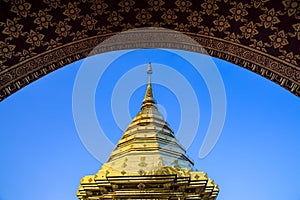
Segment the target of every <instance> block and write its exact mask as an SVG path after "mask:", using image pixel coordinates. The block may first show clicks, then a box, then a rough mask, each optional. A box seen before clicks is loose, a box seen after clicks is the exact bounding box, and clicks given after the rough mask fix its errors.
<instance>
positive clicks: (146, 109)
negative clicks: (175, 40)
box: [77, 63, 219, 200]
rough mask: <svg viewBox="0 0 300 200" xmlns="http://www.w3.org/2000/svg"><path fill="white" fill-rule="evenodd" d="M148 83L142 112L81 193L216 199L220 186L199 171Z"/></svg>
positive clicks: (81, 196)
mask: <svg viewBox="0 0 300 200" xmlns="http://www.w3.org/2000/svg"><path fill="white" fill-rule="evenodd" d="M151 74H152V67H151V63H149V64H148V85H147V90H146V94H145V98H144V100H143V103H142V106H141V110H140V111H139V112H138V114H137V115H136V117H135V118H134V119H133V120H132V121H131V123H130V124H129V126H128V128H127V129H126V131H125V132H124V134H123V137H122V138H121V139H120V140H119V142H118V144H117V146H116V148H115V149H114V151H113V152H112V153H111V155H110V158H109V159H108V161H107V162H106V163H105V164H104V165H103V166H102V167H101V169H100V170H99V171H98V173H97V174H95V175H91V176H85V177H83V178H82V180H81V183H80V186H79V189H78V192H77V196H78V198H79V199H81V200H86V199H204V200H208V199H209V200H211V199H215V198H216V197H217V195H218V192H219V189H218V186H217V185H216V184H215V183H214V182H213V181H212V180H211V179H209V178H208V177H207V175H206V174H205V173H204V172H202V171H195V170H194V168H193V165H194V163H193V161H191V160H190V159H189V158H188V157H187V155H186V154H185V150H184V148H183V147H182V146H181V145H180V144H179V143H178V141H177V140H176V138H175V136H174V133H173V131H172V130H171V129H170V127H169V125H168V123H167V122H166V121H165V120H164V118H163V117H162V115H161V114H160V112H159V111H158V109H157V106H156V102H155V100H154V97H153V92H152V87H151Z"/></svg>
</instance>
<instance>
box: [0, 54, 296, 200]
mask: <svg viewBox="0 0 300 200" xmlns="http://www.w3.org/2000/svg"><path fill="white" fill-rule="evenodd" d="M149 59H150V60H151V62H153V63H154V64H153V71H154V73H153V79H154V80H155V77H160V76H163V77H165V79H171V80H172V81H173V84H172V85H167V86H162V85H160V84H153V90H154V95H155V98H156V100H157V103H158V104H159V105H160V107H161V109H162V112H163V113H164V115H165V116H166V119H167V121H168V122H169V124H170V126H171V127H172V128H173V129H174V131H175V132H177V130H178V129H179V127H180V122H181V120H183V119H181V116H182V115H183V111H182V110H181V108H182V105H181V101H182V99H179V97H182V96H183V97H186V98H189V97H190V96H189V95H190V94H189V93H188V91H187V93H182V90H181V93H180V94H179V93H176V91H175V90H172V89H169V87H173V86H174V87H180V86H182V85H183V84H182V83H181V82H180V81H177V80H173V79H174V77H175V75H174V77H173V76H171V75H170V74H160V70H161V71H163V67H160V65H159V64H161V65H165V66H169V67H171V68H172V69H173V72H175V71H176V72H178V73H180V74H182V76H183V77H185V79H186V80H187V81H188V82H189V83H190V85H191V87H192V89H193V91H194V92H195V94H196V97H197V102H198V105H199V107H200V113H199V114H200V125H199V131H198V132H197V134H196V137H195V138H194V140H193V143H192V145H191V146H190V147H189V149H188V151H187V153H188V155H189V156H190V157H192V158H193V160H194V161H195V167H196V168H197V169H199V170H204V171H205V172H207V173H208V176H209V177H210V178H212V179H214V180H215V182H216V183H218V184H219V186H220V193H219V197H218V200H241V199H242V200H253V199H255V200H269V199H272V200H286V199H288V200H300V190H299V188H300V181H299V180H300V170H299V169H300V145H299V143H300V98H298V97H296V96H294V95H292V94H291V93H289V92H288V91H287V90H285V89H283V88H281V87H280V86H278V85H276V84H274V83H272V82H271V81H269V80H266V79H265V78H263V77H260V76H258V75H256V74H254V73H252V72H249V71H247V70H245V69H242V68H241V67H238V66H235V65H233V64H230V63H227V62H224V61H221V60H218V59H213V60H214V62H215V64H216V65H217V68H218V69H219V72H220V74H221V77H222V79H223V82H224V87H225V92H226V102H227V104H226V105H227V112H226V118H225V124H224V128H223V131H222V134H221V137H220V138H219V140H218V142H217V144H216V146H215V147H214V148H213V150H212V151H211V152H210V154H208V156H207V157H205V158H204V159H200V158H199V156H198V155H199V149H200V146H201V144H202V143H203V139H204V135H205V133H206V132H207V130H208V127H209V123H210V121H211V119H210V118H211V116H212V114H211V111H212V110H211V106H212V101H211V100H210V92H209V90H208V88H207V86H206V84H205V81H204V78H203V77H202V76H201V75H200V74H197V73H195V69H193V68H192V66H191V65H190V64H189V63H187V62H186V61H185V60H184V59H182V58H180V57H179V56H178V55H174V54H172V52H168V51H164V50H138V51H133V52H131V53H128V54H126V55H123V56H121V57H120V58H118V59H117V60H115V61H114V62H113V63H112V64H111V65H109V66H108V67H107V70H106V71H105V72H104V73H103V74H102V76H101V79H100V81H99V85H98V86H97V88H96V89H97V93H96V96H95V100H96V103H95V110H96V114H97V117H98V120H99V123H100V126H101V127H102V129H103V131H104V132H105V134H106V135H107V137H108V138H109V139H110V140H111V141H112V142H113V143H116V142H117V141H118V139H119V138H120V137H121V135H122V127H123V126H124V125H122V124H121V125H120V126H121V128H120V127H118V123H117V122H116V117H114V115H113V111H112V109H111V107H112V105H111V102H112V99H114V102H115V104H117V105H122V106H123V105H124V106H127V107H126V108H125V110H126V109H129V113H130V115H131V117H133V116H134V115H135V114H136V113H137V112H138V110H139V108H140V105H141V101H142V98H143V96H144V92H145V87H146V85H144V84H140V85H136V86H135V90H134V91H128V92H131V93H130V98H129V99H125V100H124V99H122V98H121V97H122V96H118V94H115V95H116V96H113V89H114V87H115V86H116V85H118V86H123V87H124V85H123V84H124V82H122V83H120V82H118V81H120V80H122V78H124V77H125V76H126V75H128V76H131V77H129V79H130V80H131V79H134V78H136V79H140V80H145V83H146V80H147V77H146V72H145V71H146V63H148V60H149ZM82 63H83V62H82V61H78V62H76V63H73V64H71V65H69V66H67V67H64V68H62V69H60V70H57V71H55V72H53V73H51V74H50V75H47V76H45V77H44V78H42V79H40V80H38V81H36V82H34V83H32V84H30V85H29V86H27V87H25V88H24V89H22V90H20V91H19V92H17V93H15V94H13V95H12V96H10V97H9V98H7V99H5V100H4V101H2V102H1V103H0V136H1V140H0V158H1V163H0V200H19V199H22V200H27V199H28V200H41V199H42V200H75V199H77V198H76V191H77V188H78V185H79V182H80V178H81V177H83V176H84V175H88V174H94V173H96V172H97V171H98V169H99V168H100V167H101V163H100V162H99V161H98V160H97V159H96V158H95V157H93V156H92V155H91V154H90V153H89V152H88V151H87V150H86V148H85V147H84V145H83V144H82V142H81V140H80V138H79V136H78V133H77V130H76V127H75V123H74V120H73V113H72V94H73V86H74V81H75V78H76V75H77V72H78V70H79V68H80V65H81V64H82ZM136 66H139V67H137V68H134V67H136ZM143 66H144V69H145V70H144V69H143ZM95 67H103V66H102V65H101V63H96V64H95ZM133 69H140V70H142V71H143V70H144V72H143V73H141V75H140V76H139V77H136V76H135V75H134V73H130V72H132V71H130V70H133ZM136 72H139V71H138V70H137V71H136ZM164 72H165V73H166V71H164ZM172 77H173V78H172ZM125 78H126V77H125ZM210 78H214V77H210ZM160 80H163V79H160ZM134 83H135V82H134V81H132V82H131V84H134ZM166 84H170V83H167V82H166ZM125 86H127V85H126V84H125ZM128 87H130V85H128ZM87 89H90V88H87ZM122 91H123V92H124V94H122V95H125V96H126V92H127V91H124V90H122ZM127 102H128V104H127ZM115 104H114V105H115ZM113 107H114V106H113ZM190 107H192V105H191V106H190ZM189 109H193V108H189ZM116 113H117V114H118V111H117V112H116ZM86 120H87V121H89V119H86ZM119 120H120V121H122V122H123V123H125V124H126V123H129V121H128V119H127V118H126V117H125V118H122V119H119ZM126 120H127V121H126ZM185 120H187V121H193V120H194V119H185ZM101 145H104V144H99V146H100V147H101Z"/></svg>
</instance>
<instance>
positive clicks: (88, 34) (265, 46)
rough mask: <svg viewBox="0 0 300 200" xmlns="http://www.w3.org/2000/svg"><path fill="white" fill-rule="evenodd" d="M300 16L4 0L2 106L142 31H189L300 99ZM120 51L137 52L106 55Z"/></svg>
mask: <svg viewBox="0 0 300 200" xmlns="http://www.w3.org/2000/svg"><path fill="white" fill-rule="evenodd" d="M299 14H300V3H299V1H297V0H282V1H278V0H249V1H242V0H203V1H199V0H176V1H175V0H174V1H173V0H147V1H137V0H120V1H109V0H74V1H62V0H42V1H30V0H0V32H1V34H0V101H1V100H3V99H5V98H6V97H8V96H9V95H11V94H13V93H14V92H16V91H18V90H19V89H21V88H22V87H24V86H26V85H27V84H30V83H31V82H33V81H35V80H37V79H39V78H40V77H42V76H44V75H47V74H49V73H51V72H52V71H54V70H56V69H59V68H61V67H63V66H65V65H67V64H69V63H72V62H74V61H76V60H79V59H82V58H84V57H86V56H87V55H88V54H89V52H90V51H91V50H92V49H93V48H94V47H95V46H96V45H98V44H99V43H100V42H102V41H104V40H105V39H107V38H109V37H111V36H113V35H115V34H117V33H120V32H122V31H125V30H129V29H132V28H139V27H164V28H168V29H171V30H175V31H179V32H181V33H184V34H186V35H187V36H189V37H191V38H193V39H194V40H195V41H197V42H198V43H199V44H200V45H201V46H203V47H204V48H205V49H206V50H207V52H208V53H209V54H210V55H212V56H214V57H218V58H221V59H223V60H227V61H229V62H232V63H234V64H237V65H239V66H241V67H243V68H246V69H248V70H250V71H253V72H255V73H257V74H259V75H261V76H263V77H265V78H267V79H269V80H271V81H273V82H275V83H277V84H279V85H281V86H282V87H284V88H286V89H287V90H289V91H290V92H292V93H293V94H295V95H297V96H300V66H299V65H300V20H299V19H300V15H299ZM137 37H141V38H143V35H142V33H140V34H137ZM154 47H155V46H154ZM159 47H165V48H168V47H170V44H167V43H165V45H163V46H159ZM171 47H173V46H171ZM120 48H124V49H126V48H131V46H128V45H127V46H126V45H124V46H123V47H122V46H121V47H120V46H118V47H116V46H114V45H111V46H110V47H109V48H107V51H111V50H117V49H120ZM174 48H181V49H185V50H189V51H198V50H197V49H195V48H194V47H193V46H192V45H188V44H187V45H179V46H176V45H175V46H174Z"/></svg>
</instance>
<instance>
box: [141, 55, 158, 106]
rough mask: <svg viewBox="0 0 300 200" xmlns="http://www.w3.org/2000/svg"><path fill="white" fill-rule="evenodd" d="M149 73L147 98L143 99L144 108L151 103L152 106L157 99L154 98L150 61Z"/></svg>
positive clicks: (149, 64)
mask: <svg viewBox="0 0 300 200" xmlns="http://www.w3.org/2000/svg"><path fill="white" fill-rule="evenodd" d="M147 74H148V85H147V90H146V94H145V98H144V100H143V104H142V108H143V107H145V106H146V105H150V106H151V105H152V106H153V105H155V100H154V98H153V93H152V87H151V74H152V66H151V62H150V61H149V63H148V68H147Z"/></svg>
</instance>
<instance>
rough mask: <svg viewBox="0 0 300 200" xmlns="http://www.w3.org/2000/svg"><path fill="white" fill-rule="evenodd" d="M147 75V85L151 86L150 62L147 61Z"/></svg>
mask: <svg viewBox="0 0 300 200" xmlns="http://www.w3.org/2000/svg"><path fill="white" fill-rule="evenodd" d="M147 74H148V85H149V84H151V74H152V66H151V61H149V63H148V69H147Z"/></svg>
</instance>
